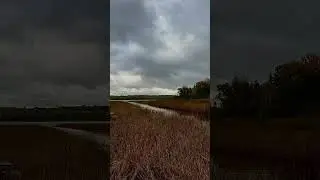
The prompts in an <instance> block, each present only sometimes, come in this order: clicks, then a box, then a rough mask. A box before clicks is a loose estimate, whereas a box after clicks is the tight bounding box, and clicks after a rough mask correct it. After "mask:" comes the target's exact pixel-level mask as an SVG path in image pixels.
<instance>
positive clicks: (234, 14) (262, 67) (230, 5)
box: [211, 0, 320, 85]
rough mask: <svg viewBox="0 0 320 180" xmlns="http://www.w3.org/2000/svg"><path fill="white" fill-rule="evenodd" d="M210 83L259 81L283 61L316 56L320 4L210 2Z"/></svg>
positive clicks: (252, 0)
mask: <svg viewBox="0 0 320 180" xmlns="http://www.w3.org/2000/svg"><path fill="white" fill-rule="evenodd" d="M212 3H213V4H212V9H211V11H212V12H211V13H212V24H211V36H212V44H211V46H212V51H211V83H212V84H213V85H214V84H217V83H219V82H223V81H224V80H228V79H231V77H232V76H233V75H234V74H240V75H244V76H247V77H248V78H249V79H251V80H253V79H258V80H265V79H266V78H267V77H268V73H269V72H270V71H271V70H272V69H273V68H274V66H275V65H279V64H281V63H284V62H288V61H291V60H295V59H296V58H298V57H300V56H302V55H304V54H305V53H307V52H313V53H318V54H319V51H320V44H319V42H320V33H319V32H320V24H319V22H320V11H319V10H318V9H319V5H320V2H319V1H317V0H313V1H311V0H308V1H297V0H294V1H278V0H265V1H256V0H243V1H239V0H217V1H212Z"/></svg>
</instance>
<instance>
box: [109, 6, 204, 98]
mask: <svg viewBox="0 0 320 180" xmlns="http://www.w3.org/2000/svg"><path fill="white" fill-rule="evenodd" d="M209 2H210V1H209V0H200V1H197V2H195V1H192V0H187V1H180V0H174V1H171V0H164V1H128V0H112V1H111V14H110V15H111V18H110V39H111V42H110V45H111V50H110V55H111V57H110V61H111V62H110V63H111V66H110V69H111V75H110V76H111V77H110V78H111V82H110V83H111V85H110V88H111V93H112V94H163V93H166V94H172V93H175V92H176V89H177V87H178V86H182V85H192V84H193V83H195V82H196V81H199V80H202V79H204V78H206V77H208V76H209V68H210V67H209V63H210V62H209V56H210V50H209V37H210V29H209V23H210V22H209V18H210V16H209V15H210V14H209V13H210V10H209V7H210V6H209Z"/></svg>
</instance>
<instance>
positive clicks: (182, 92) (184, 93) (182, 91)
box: [178, 86, 192, 98]
mask: <svg viewBox="0 0 320 180" xmlns="http://www.w3.org/2000/svg"><path fill="white" fill-rule="evenodd" d="M178 95H179V97H182V98H190V97H191V95H192V89H191V88H189V87H187V86H182V87H181V88H178Z"/></svg>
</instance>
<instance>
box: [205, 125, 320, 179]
mask: <svg viewBox="0 0 320 180" xmlns="http://www.w3.org/2000/svg"><path fill="white" fill-rule="evenodd" d="M299 121H300V122H299ZM301 122H303V121H302V119H300V120H293V119H291V120H288V119H278V120H277V119H274V120H270V122H266V123H257V122H252V121H251V122H250V121H243V120H241V121H234V122H224V123H222V122H215V121H212V127H214V128H213V131H212V139H211V143H212V147H213V149H212V152H213V154H212V155H213V157H212V159H214V161H215V163H217V164H219V166H220V167H223V168H224V169H228V170H229V171H230V170H232V169H233V170H235V171H239V170H241V169H242V170H243V169H246V170H247V172H250V173H258V172H259V171H261V170H262V169H264V170H266V171H269V172H272V173H273V174H275V175H274V177H275V178H276V177H277V178H278V179H293V178H297V177H299V176H300V177H301V179H318V178H320V176H319V174H318V173H317V172H320V171H319V170H320V165H319V163H320V144H319V143H318V140H319V138H320V131H319V130H320V128H319V126H318V127H315V126H310V125H307V124H308V123H306V122H304V123H301ZM254 169H255V170H254ZM247 174H248V173H247ZM275 178H274V179H275ZM267 179H273V178H267Z"/></svg>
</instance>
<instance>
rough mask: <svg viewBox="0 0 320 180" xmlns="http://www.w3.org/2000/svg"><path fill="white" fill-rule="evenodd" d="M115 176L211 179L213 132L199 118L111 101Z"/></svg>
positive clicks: (112, 151) (113, 173)
mask: <svg viewBox="0 0 320 180" xmlns="http://www.w3.org/2000/svg"><path fill="white" fill-rule="evenodd" d="M111 112H113V113H114V114H115V115H114V116H113V118H112V124H111V130H110V131H111V145H110V146H111V148H110V151H111V179H124V178H126V179H163V180H165V179H209V172H210V167H209V162H210V161H209V158H210V144H209V143H210V136H209V133H208V132H206V129H205V128H204V127H203V123H202V122H201V121H199V120H197V119H186V118H183V117H182V116H175V117H166V116H164V115H163V114H157V113H152V112H149V111H147V110H143V109H140V108H139V107H136V106H133V105H130V104H128V103H125V102H111Z"/></svg>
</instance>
